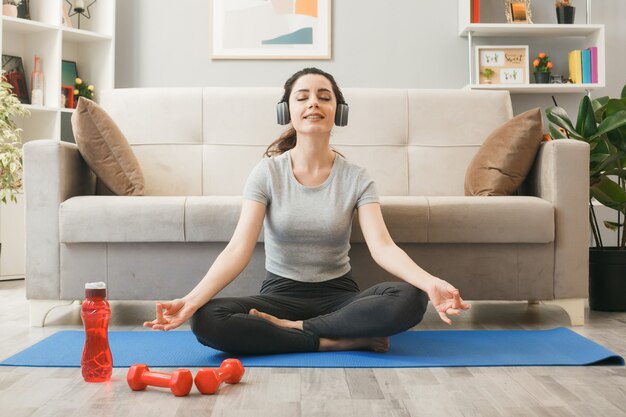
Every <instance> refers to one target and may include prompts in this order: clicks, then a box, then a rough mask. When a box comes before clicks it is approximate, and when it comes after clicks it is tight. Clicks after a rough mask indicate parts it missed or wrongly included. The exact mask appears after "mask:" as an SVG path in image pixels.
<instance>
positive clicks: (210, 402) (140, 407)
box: [0, 281, 626, 417]
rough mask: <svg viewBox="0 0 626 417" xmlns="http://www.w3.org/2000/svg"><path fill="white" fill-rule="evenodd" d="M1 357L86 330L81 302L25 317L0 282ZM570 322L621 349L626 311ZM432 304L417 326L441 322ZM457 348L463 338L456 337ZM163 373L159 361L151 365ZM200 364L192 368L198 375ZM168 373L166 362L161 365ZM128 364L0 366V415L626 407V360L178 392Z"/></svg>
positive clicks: (513, 316)
mask: <svg viewBox="0 0 626 417" xmlns="http://www.w3.org/2000/svg"><path fill="white" fill-rule="evenodd" d="M112 309H113V318H112V321H111V330H142V328H141V327H140V323H141V322H143V321H144V320H146V319H148V318H150V317H151V315H152V313H153V311H154V310H153V305H152V303H139V302H127V303H112ZM0 318H1V320H0V360H1V359H4V358H6V357H9V356H11V355H12V354H14V353H17V352H19V351H20V350H22V349H23V348H25V347H27V346H29V345H31V344H33V343H35V342H37V341H39V340H41V339H43V338H45V337H46V336H48V335H50V334H52V333H55V332H57V331H59V330H61V329H81V328H82V326H81V322H80V318H79V316H78V307H77V306H73V307H72V306H71V307H64V308H60V309H57V311H54V312H53V313H51V316H50V317H49V318H48V321H47V325H46V327H44V328H31V327H29V325H28V303H27V301H26V300H25V290H24V281H11V282H0ZM586 320H587V324H586V325H585V326H584V327H577V328H574V330H575V331H576V332H578V333H580V334H582V335H584V336H586V337H588V338H590V339H592V340H594V341H596V342H598V343H600V344H602V345H604V346H605V347H607V348H609V349H611V350H613V351H614V352H616V353H618V354H620V355H622V356H626V313H600V312H595V311H590V312H589V311H588V312H587V319H586ZM568 325H569V321H568V317H567V315H566V314H565V312H563V311H562V310H561V309H560V308H559V307H555V306H546V305H541V304H540V305H531V306H528V305H527V304H526V303H502V302H498V303H494V302H490V303H487V302H480V303H474V306H473V309H472V311H471V312H469V313H467V314H464V315H463V317H461V318H460V319H457V320H456V321H455V325H454V326H453V328H454V329H547V328H553V327H559V326H568ZM444 328H447V326H446V325H444V324H442V323H440V321H439V319H438V318H437V317H436V316H435V315H434V314H433V312H432V310H430V309H429V311H428V313H427V316H426V318H425V320H424V322H423V323H422V324H420V325H419V326H418V327H417V329H444ZM459 349H462V346H459ZM156 370H158V369H156ZM196 370H197V369H192V372H193V373H194V375H195V372H196ZM163 371H168V370H167V369H164V370H163ZM125 376H126V370H125V369H117V368H115V369H114V371H113V380H112V381H111V382H109V383H103V384H89V383H86V382H84V381H83V379H82V377H81V374H80V369H76V368H16V367H0V415H1V416H7V417H25V416H63V417H70V416H77V417H78V416H80V417H84V416H90V417H96V416H133V417H135V416H158V417H170V416H172V417H174V416H181V417H182V416H190V417H199V416H213V417H218V416H237V417H244V416H245V417H248V416H249V417H252V416H254V417H258V416H271V417H282V416H285V417H298V416H303V417H312V416H323V417H328V416H338V417H349V416H358V417H368V416H377V417H378V416H429V417H437V416H445V417H454V416H480V417H489V416H524V417H528V416H580V417H593V416H598V417H600V416H601V417H609V416H616V417H617V416H626V368H625V367H617V366H595V367H510V368H495V367H492V368H432V369H419V368H415V369H307V368H305V369H290V368H285V369H281V368H249V369H247V370H246V375H245V376H244V379H243V381H242V383H241V384H239V385H232V386H223V387H221V388H220V390H219V391H218V393H217V394H216V395H213V396H203V395H200V394H199V393H198V392H197V391H196V389H195V388H194V389H193V390H192V393H191V394H190V395H189V396H188V397H183V398H176V397H174V396H172V395H171V394H170V393H169V392H167V391H165V390H162V389H149V390H147V391H144V392H132V391H130V390H129V388H128V387H127V385H126V381H125Z"/></svg>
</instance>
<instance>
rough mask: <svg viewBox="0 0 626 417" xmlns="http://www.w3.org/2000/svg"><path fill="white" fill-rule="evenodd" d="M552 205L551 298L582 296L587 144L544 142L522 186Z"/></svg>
mask: <svg viewBox="0 0 626 417" xmlns="http://www.w3.org/2000/svg"><path fill="white" fill-rule="evenodd" d="M523 191H524V194H527V195H534V196H537V197H540V198H542V199H544V200H548V201H550V202H551V203H552V204H553V205H554V219H555V225H554V227H555V229H554V298H555V299H564V298H586V297H587V294H588V285H589V284H588V283H589V144H587V143H586V142H582V141H579V140H573V139H558V140H553V141H549V142H544V143H542V144H541V146H540V148H539V152H538V154H537V158H536V160H535V164H534V166H533V168H532V169H531V172H530V173H529V176H528V178H527V181H526V183H525V184H524V187H523Z"/></svg>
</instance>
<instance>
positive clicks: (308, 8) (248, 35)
mask: <svg viewBox="0 0 626 417" xmlns="http://www.w3.org/2000/svg"><path fill="white" fill-rule="evenodd" d="M209 10H210V13H211V16H210V21H209V25H210V27H211V31H210V33H211V34H212V38H211V39H210V42H209V45H210V57H211V59H331V10H332V0H299V1H294V0H272V1H267V0H212V1H211V4H210V7H209Z"/></svg>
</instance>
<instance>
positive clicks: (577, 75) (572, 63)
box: [567, 49, 583, 84]
mask: <svg viewBox="0 0 626 417" xmlns="http://www.w3.org/2000/svg"><path fill="white" fill-rule="evenodd" d="M567 58H568V62H569V78H570V79H571V80H572V82H573V83H574V84H582V82H583V71H582V57H581V52H580V49H575V50H573V51H570V52H569V54H567Z"/></svg>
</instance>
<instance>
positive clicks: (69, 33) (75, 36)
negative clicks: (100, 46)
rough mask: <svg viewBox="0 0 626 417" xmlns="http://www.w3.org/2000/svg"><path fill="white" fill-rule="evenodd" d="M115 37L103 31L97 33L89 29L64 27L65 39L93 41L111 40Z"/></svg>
mask: <svg viewBox="0 0 626 417" xmlns="http://www.w3.org/2000/svg"><path fill="white" fill-rule="evenodd" d="M112 39H113V37H112V36H110V35H104V34H101V33H95V32H91V31H88V30H82V29H73V28H66V27H64V28H63V40H64V41H71V42H77V43H81V42H93V41H98V40H103V41H110V40H112Z"/></svg>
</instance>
